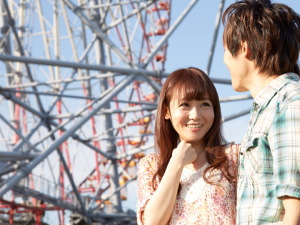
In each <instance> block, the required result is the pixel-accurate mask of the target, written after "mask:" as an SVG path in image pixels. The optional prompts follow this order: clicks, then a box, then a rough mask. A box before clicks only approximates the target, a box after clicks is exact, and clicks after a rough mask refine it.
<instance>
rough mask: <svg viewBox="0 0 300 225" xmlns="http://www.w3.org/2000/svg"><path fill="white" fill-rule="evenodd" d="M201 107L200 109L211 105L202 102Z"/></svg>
mask: <svg viewBox="0 0 300 225" xmlns="http://www.w3.org/2000/svg"><path fill="white" fill-rule="evenodd" d="M201 106H202V107H210V106H211V104H210V103H209V102H203V103H202V104H201Z"/></svg>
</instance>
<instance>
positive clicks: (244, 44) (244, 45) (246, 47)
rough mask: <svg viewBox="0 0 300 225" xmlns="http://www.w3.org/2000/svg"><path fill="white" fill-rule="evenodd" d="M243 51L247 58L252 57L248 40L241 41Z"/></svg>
mask: <svg viewBox="0 0 300 225" xmlns="http://www.w3.org/2000/svg"><path fill="white" fill-rule="evenodd" d="M241 45H242V47H241V53H242V54H243V55H244V56H245V58H247V59H252V54H251V51H250V48H249V45H248V43H247V42H246V41H242V42H241Z"/></svg>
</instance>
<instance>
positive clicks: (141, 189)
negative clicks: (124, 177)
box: [137, 153, 157, 225]
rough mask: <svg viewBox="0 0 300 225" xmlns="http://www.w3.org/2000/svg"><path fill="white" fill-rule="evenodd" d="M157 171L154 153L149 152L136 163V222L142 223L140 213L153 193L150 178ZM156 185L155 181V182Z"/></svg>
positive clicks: (139, 224) (140, 224)
mask: <svg viewBox="0 0 300 225" xmlns="http://www.w3.org/2000/svg"><path fill="white" fill-rule="evenodd" d="M156 171H157V158H156V156H155V154H153V153H152V154H149V155H147V156H146V157H144V158H142V159H141V160H140V162H139V165H138V182H137V184H138V188H137V222H138V225H142V224H143V217H142V214H143V212H144V210H145V207H146V205H147V203H148V201H149V199H150V198H151V196H152V195H153V193H154V190H153V188H152V178H153V175H154V173H155V172H156ZM155 185H157V183H156V184H155Z"/></svg>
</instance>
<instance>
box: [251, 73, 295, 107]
mask: <svg viewBox="0 0 300 225" xmlns="http://www.w3.org/2000/svg"><path fill="white" fill-rule="evenodd" d="M291 81H297V82H299V76H298V75H297V74H295V73H285V74H282V75H280V76H279V77H277V78H276V79H274V80H272V81H271V82H270V83H269V84H268V85H267V86H266V87H265V88H264V89H263V90H262V91H261V92H260V93H259V94H258V95H257V96H256V97H255V98H254V104H256V105H257V106H258V107H259V108H260V107H262V106H263V105H265V103H266V102H269V100H270V99H271V98H272V97H273V96H274V95H275V94H276V93H277V92H278V91H279V90H280V89H281V88H283V87H284V86H285V85H286V84H287V83H290V82H291Z"/></svg>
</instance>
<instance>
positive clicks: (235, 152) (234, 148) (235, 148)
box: [224, 142, 241, 162]
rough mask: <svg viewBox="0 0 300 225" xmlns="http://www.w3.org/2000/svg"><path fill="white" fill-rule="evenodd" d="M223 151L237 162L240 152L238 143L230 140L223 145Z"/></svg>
mask: <svg viewBox="0 0 300 225" xmlns="http://www.w3.org/2000/svg"><path fill="white" fill-rule="evenodd" d="M224 148H225V153H226V155H227V157H228V158H229V159H230V160H233V161H234V162H237V161H238V159H239V152H240V148H241V146H240V144H235V143H234V142H230V143H228V144H226V145H225V146H224Z"/></svg>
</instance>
